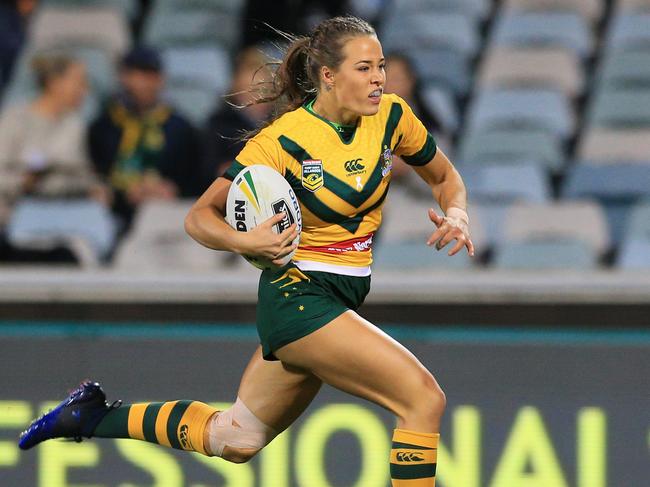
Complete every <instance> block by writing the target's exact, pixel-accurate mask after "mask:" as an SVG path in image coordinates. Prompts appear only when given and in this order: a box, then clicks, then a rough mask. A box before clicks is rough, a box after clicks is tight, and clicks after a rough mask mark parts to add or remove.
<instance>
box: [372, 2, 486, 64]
mask: <svg viewBox="0 0 650 487" xmlns="http://www.w3.org/2000/svg"><path fill="white" fill-rule="evenodd" d="M405 33H408V35H405ZM381 40H382V44H383V45H384V48H385V49H386V52H390V51H395V50H402V51H410V50H412V49H414V48H430V49H439V48H443V49H445V48H446V49H455V50H457V51H458V52H459V53H460V54H462V55H463V56H465V57H466V58H471V57H473V56H474V55H475V54H476V53H477V51H478V49H479V33H478V29H477V28H476V27H475V26H474V24H473V22H472V21H471V20H470V19H468V18H467V17H465V16H464V15H462V14H458V13H445V12H442V13H440V12H435V11H434V12H431V11H428V12H419V13H417V14H410V15H409V14H406V15H395V16H391V17H389V18H387V19H386V24H385V26H384V27H383V28H382V30H381Z"/></svg>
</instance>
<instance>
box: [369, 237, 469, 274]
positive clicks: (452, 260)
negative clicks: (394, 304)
mask: <svg viewBox="0 0 650 487" xmlns="http://www.w3.org/2000/svg"><path fill="white" fill-rule="evenodd" d="M451 248H452V245H448V246H447V247H445V248H444V249H442V250H440V251H436V249H435V247H433V246H432V247H429V246H428V245H426V243H425V241H421V240H418V241H413V242H384V241H381V240H380V241H379V243H378V244H377V245H376V247H375V248H374V249H373V252H372V255H373V268H374V269H376V270H382V269H386V270H405V271H411V272H412V271H414V270H424V269H428V270H435V269H454V270H458V269H468V268H471V267H473V265H474V261H473V259H472V258H471V257H470V256H469V255H468V254H467V250H466V249H463V250H461V251H460V252H458V253H457V254H456V255H453V256H451V257H450V256H449V255H448V252H449V250H450V249H451Z"/></svg>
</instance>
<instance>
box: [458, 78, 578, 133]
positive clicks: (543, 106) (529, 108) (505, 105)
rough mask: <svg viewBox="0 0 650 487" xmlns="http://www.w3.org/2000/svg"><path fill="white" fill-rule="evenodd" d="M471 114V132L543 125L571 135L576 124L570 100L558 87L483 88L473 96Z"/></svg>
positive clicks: (555, 131) (549, 130)
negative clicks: (543, 88)
mask: <svg viewBox="0 0 650 487" xmlns="http://www.w3.org/2000/svg"><path fill="white" fill-rule="evenodd" d="M468 117H469V121H468V125H469V131H470V132H480V131H487V130H490V129H505V128H509V129H523V128H527V129H532V128H541V129H544V130H547V131H548V132H549V133H551V134H553V135H556V136H558V137H561V138H568V137H570V136H571V135H572V134H573V132H574V128H575V119H574V114H573V110H572V108H571V105H570V103H569V100H568V99H567V97H566V96H564V95H563V94H562V93H560V92H559V91H555V90H532V89H518V90H505V89H500V90H484V91H482V92H480V93H479V94H478V96H477V97H476V98H475V99H474V101H473V103H472V105H471V106H470V109H469V113H468Z"/></svg>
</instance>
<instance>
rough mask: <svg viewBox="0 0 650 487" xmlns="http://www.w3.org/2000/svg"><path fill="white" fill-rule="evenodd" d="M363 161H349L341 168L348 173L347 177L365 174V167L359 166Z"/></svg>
mask: <svg viewBox="0 0 650 487" xmlns="http://www.w3.org/2000/svg"><path fill="white" fill-rule="evenodd" d="M362 160H363V159H361V158H359V159H351V160H349V161H345V164H343V167H345V171H346V172H347V173H348V174H347V175H348V176H353V175H355V174H361V173H364V172H366V166H364V165H363V164H361V161H362Z"/></svg>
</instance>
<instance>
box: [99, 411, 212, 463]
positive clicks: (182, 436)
mask: <svg viewBox="0 0 650 487" xmlns="http://www.w3.org/2000/svg"><path fill="white" fill-rule="evenodd" d="M216 412H217V409H215V408H213V407H210V406H208V405H207V404H204V403H202V402H199V401H171V402H149V403H138V404H131V405H130V406H122V407H121V408H119V409H114V410H112V411H110V412H109V413H108V414H107V415H106V416H105V417H104V419H102V421H101V422H100V423H99V424H98V425H97V427H96V428H95V431H94V433H93V436H96V437H99V438H133V439H136V440H144V441H149V442H151V443H158V444H160V445H164V446H168V447H171V448H176V449H178V450H186V451H196V452H199V453H202V454H203V455H209V453H208V452H207V451H206V450H205V446H204V444H203V436H204V433H205V428H206V427H207V424H208V420H209V419H210V417H212V415H213V414H214V413H216Z"/></svg>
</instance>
